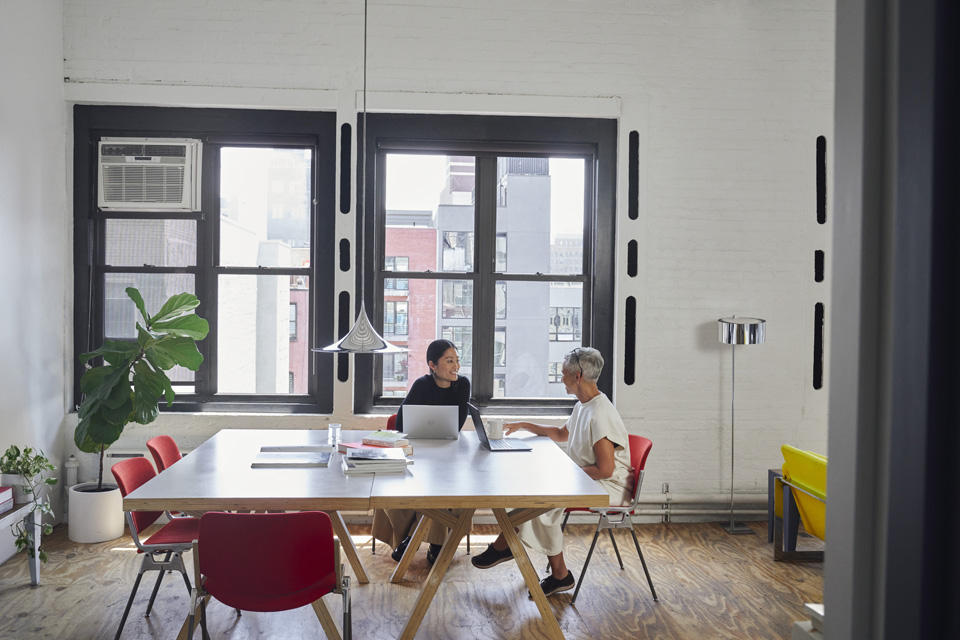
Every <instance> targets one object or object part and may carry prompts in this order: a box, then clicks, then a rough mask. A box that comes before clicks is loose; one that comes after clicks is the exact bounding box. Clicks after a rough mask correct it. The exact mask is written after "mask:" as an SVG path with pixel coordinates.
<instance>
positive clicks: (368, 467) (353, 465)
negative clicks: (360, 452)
mask: <svg viewBox="0 0 960 640" xmlns="http://www.w3.org/2000/svg"><path fill="white" fill-rule="evenodd" d="M408 463H410V461H407V462H402V461H401V462H397V461H386V462H369V461H366V462H365V461H363V460H359V461H358V460H350V459H348V458H347V457H346V456H344V457H343V458H341V459H340V467H341V469H343V473H345V474H346V475H354V474H369V473H374V474H375V473H406V471H407V464H408Z"/></svg>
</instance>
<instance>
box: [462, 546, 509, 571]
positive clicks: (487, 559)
mask: <svg viewBox="0 0 960 640" xmlns="http://www.w3.org/2000/svg"><path fill="white" fill-rule="evenodd" d="M507 560H513V552H512V551H510V547H507V548H506V549H504V550H503V551H500V550H499V549H496V548H494V546H493V544H492V543H491V544H488V545H487V550H486V551H484V552H483V553H481V554H478V555H475V556H473V557H472V558H470V562H472V563H473V566H475V567H476V568H477V569H489V568H490V567H495V566H497V565H498V564H500V563H501V562H506V561H507Z"/></svg>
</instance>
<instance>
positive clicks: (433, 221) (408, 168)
mask: <svg viewBox="0 0 960 640" xmlns="http://www.w3.org/2000/svg"><path fill="white" fill-rule="evenodd" d="M474 164H475V162H474V158H473V157H472V156H447V155H414V154H400V153H391V154H387V156H386V192H385V194H384V198H385V201H386V235H385V247H384V256H386V257H387V258H389V257H393V258H394V262H393V264H392V265H391V264H390V263H391V261H389V260H388V261H387V262H386V263H385V264H384V267H385V268H386V269H388V270H397V271H400V270H410V271H428V270H429V271H438V270H443V271H472V270H473V260H474V253H473V241H474V239H473V216H474V207H473V193H474ZM399 256H402V257H405V258H406V259H407V266H405V267H402V266H400V265H399V264H397V263H396V262H395V259H396V257H399Z"/></svg>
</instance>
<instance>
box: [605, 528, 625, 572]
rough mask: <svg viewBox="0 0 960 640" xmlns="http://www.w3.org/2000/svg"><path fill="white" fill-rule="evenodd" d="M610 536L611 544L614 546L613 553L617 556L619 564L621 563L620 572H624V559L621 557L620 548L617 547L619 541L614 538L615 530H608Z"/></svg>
mask: <svg viewBox="0 0 960 640" xmlns="http://www.w3.org/2000/svg"><path fill="white" fill-rule="evenodd" d="M607 533H609V534H610V543H611V544H612V545H613V551H614V552H615V553H616V554H617V562H619V563H620V571H623V558H621V557H620V548H619V547H617V541H616V539H614V537H613V529H607Z"/></svg>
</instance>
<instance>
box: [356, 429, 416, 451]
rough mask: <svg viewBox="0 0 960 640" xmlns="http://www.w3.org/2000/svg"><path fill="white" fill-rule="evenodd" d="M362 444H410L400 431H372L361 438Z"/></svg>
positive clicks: (390, 445) (400, 445) (392, 445)
mask: <svg viewBox="0 0 960 640" xmlns="http://www.w3.org/2000/svg"><path fill="white" fill-rule="evenodd" d="M362 442H363V444H378V445H380V446H381V447H403V446H405V445H408V444H410V441H409V440H407V437H406V435H405V434H404V433H402V432H400V431H374V432H373V433H371V434H370V435H368V436H365V437H364V438H363V440H362Z"/></svg>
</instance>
